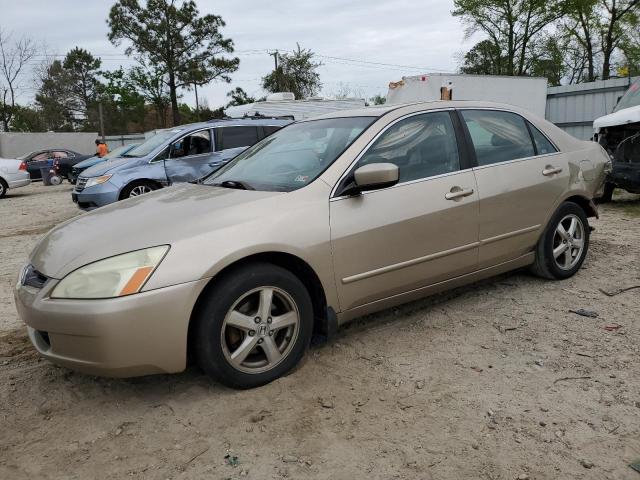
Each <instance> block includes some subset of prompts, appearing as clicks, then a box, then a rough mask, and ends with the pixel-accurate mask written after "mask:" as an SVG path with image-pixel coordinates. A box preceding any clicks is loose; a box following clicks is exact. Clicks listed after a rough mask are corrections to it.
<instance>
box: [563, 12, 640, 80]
mask: <svg viewBox="0 0 640 480" xmlns="http://www.w3.org/2000/svg"><path fill="white" fill-rule="evenodd" d="M639 9H640V1H639V0H568V2H567V7H566V17H565V20H564V22H563V24H562V31H563V32H564V33H565V34H566V35H567V36H570V37H571V38H572V39H574V40H575V41H576V42H577V43H578V44H579V45H580V46H581V48H582V49H583V50H584V56H585V60H586V66H585V68H586V74H584V75H582V77H583V78H584V80H585V81H587V82H590V81H593V80H595V79H596V78H598V77H599V78H602V79H603V80H607V79H608V78H610V76H611V71H612V70H613V67H614V65H613V60H614V57H615V56H616V53H617V52H621V51H622V52H624V51H628V49H629V47H631V48H632V44H631V43H629V42H628V41H627V40H626V39H627V38H628V34H629V28H633V25H635V24H636V23H637V21H638V13H639ZM598 64H600V66H601V70H600V73H599V74H598V73H597V71H596V68H597V67H598Z"/></svg>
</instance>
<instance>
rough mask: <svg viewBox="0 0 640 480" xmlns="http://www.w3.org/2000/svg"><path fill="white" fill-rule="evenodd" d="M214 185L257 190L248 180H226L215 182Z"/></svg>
mask: <svg viewBox="0 0 640 480" xmlns="http://www.w3.org/2000/svg"><path fill="white" fill-rule="evenodd" d="M212 185H213V186H214V187H224V188H236V189H238V190H255V188H253V187H252V186H251V185H249V184H248V183H247V182H241V181H239V180H225V181H224V182H220V183H214V184H212Z"/></svg>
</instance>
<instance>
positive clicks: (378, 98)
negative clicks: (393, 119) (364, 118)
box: [369, 94, 387, 105]
mask: <svg viewBox="0 0 640 480" xmlns="http://www.w3.org/2000/svg"><path fill="white" fill-rule="evenodd" d="M386 101H387V97H385V96H383V95H380V94H378V95H375V96H373V97H371V98H370V99H369V103H370V104H372V105H384V104H385V103H386Z"/></svg>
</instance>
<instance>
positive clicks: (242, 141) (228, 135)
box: [216, 126, 258, 150]
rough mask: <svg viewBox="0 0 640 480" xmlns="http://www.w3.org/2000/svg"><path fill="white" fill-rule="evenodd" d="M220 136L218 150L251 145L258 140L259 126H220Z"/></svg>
mask: <svg viewBox="0 0 640 480" xmlns="http://www.w3.org/2000/svg"><path fill="white" fill-rule="evenodd" d="M218 138H219V139H220V145H219V146H218V147H217V148H216V150H228V149H230V148H238V147H250V146H251V145H253V144H254V143H256V142H257V141H258V128H257V127H254V126H246V127H220V128H218Z"/></svg>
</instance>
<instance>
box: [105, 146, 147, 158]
mask: <svg viewBox="0 0 640 480" xmlns="http://www.w3.org/2000/svg"><path fill="white" fill-rule="evenodd" d="M138 145H139V144H134V145H130V144H129V145H122V146H121V147H118V148H114V149H113V150H111V151H110V152H109V153H107V154H106V155H105V156H104V157H103V158H118V157H121V156H123V155H124V154H125V153H127V152H128V151H129V150H132V149H134V148H136V147H137V146H138Z"/></svg>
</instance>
